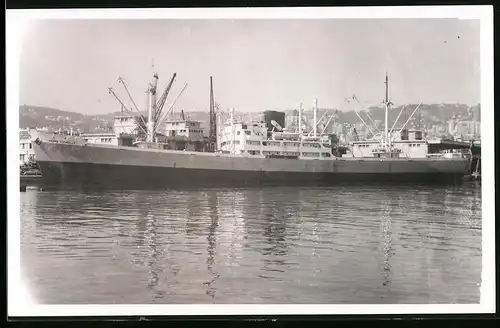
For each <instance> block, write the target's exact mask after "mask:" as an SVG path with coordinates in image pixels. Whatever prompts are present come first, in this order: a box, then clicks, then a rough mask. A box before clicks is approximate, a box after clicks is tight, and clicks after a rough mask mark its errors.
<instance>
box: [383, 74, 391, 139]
mask: <svg viewBox="0 0 500 328" xmlns="http://www.w3.org/2000/svg"><path fill="white" fill-rule="evenodd" d="M384 105H385V126H384V147H385V148H390V146H391V145H390V139H389V106H390V105H391V103H390V102H389V77H388V75H387V71H386V72H385V100H384Z"/></svg>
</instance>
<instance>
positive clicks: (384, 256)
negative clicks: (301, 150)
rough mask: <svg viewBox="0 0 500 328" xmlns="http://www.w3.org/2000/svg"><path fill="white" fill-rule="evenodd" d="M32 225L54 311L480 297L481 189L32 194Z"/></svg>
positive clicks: (26, 207)
mask: <svg viewBox="0 0 500 328" xmlns="http://www.w3.org/2000/svg"><path fill="white" fill-rule="evenodd" d="M21 220H22V234H21V242H22V253H21V254H22V258H23V268H26V272H27V279H29V280H30V281H31V283H32V284H35V285H36V286H37V292H39V294H40V297H39V298H40V300H41V301H42V302H46V303H66V304H69V303H101V304H106V303H135V304H138V303H214V302H215V303H234V302H236V303H259V302H264V303H450V302H462V303H475V302H478V301H479V284H480V274H481V225H482V222H481V198H480V190H479V189H478V188H474V187H473V186H464V187H433V189H430V188H428V189H426V188H423V187H418V188H404V187H397V186H387V187H384V188H377V187H374V186H369V187H363V186H356V187H348V186H343V187H337V188H328V187H321V188H277V187H276V188H263V189H255V188H254V189H223V188H218V189H202V190H189V191H181V190H178V191H175V190H169V191H115V192H110V193H106V192H94V193H93V192H87V193H81V192H70V191H65V192H57V191H46V192H43V193H42V192H37V191H32V190H30V191H29V192H27V193H22V194H21ZM68 290H71V291H75V292H71V293H68Z"/></svg>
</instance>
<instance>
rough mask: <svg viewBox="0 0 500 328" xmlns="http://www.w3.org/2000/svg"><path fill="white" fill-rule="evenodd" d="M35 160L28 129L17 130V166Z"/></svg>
mask: <svg viewBox="0 0 500 328" xmlns="http://www.w3.org/2000/svg"><path fill="white" fill-rule="evenodd" d="M34 159H35V152H34V150H33V145H32V144H31V136H30V134H29V129H19V165H23V164H25V163H27V162H29V161H32V160H34Z"/></svg>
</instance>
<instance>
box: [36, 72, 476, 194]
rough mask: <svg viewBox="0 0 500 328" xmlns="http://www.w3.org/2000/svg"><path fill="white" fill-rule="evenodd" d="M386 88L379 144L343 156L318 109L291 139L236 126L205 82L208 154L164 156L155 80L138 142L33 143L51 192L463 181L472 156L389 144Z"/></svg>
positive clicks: (263, 126)
mask: <svg viewBox="0 0 500 328" xmlns="http://www.w3.org/2000/svg"><path fill="white" fill-rule="evenodd" d="M174 78H175V74H174ZM172 81H173V79H172ZM172 81H171V82H172ZM385 82H386V98H385V102H384V106H385V129H384V132H383V133H381V134H380V136H379V139H377V140H366V141H358V142H354V143H352V145H351V149H350V151H349V152H342V151H339V149H340V148H339V147H338V144H337V143H336V142H335V140H334V138H332V136H331V135H325V133H324V132H325V131H318V130H319V129H318V124H317V121H316V111H317V101H315V105H314V108H313V111H314V122H313V124H312V130H310V131H304V128H303V124H302V117H301V116H302V115H301V113H302V104H301V105H300V106H299V113H298V116H299V117H298V124H297V129H295V130H293V131H288V130H287V129H286V128H283V127H282V126H281V124H279V123H278V122H276V121H275V120H272V121H271V125H272V127H270V126H269V122H268V123H266V122H262V121H260V122H259V121H257V122H243V120H241V119H236V117H235V115H234V109H233V110H231V111H230V113H229V119H226V120H224V121H223V120H222V113H221V112H220V110H219V109H218V105H217V104H216V102H215V101H214V95H213V86H212V78H211V77H210V131H209V135H210V136H209V141H210V147H208V148H209V150H208V151H186V150H173V149H168V146H167V144H166V143H164V142H161V141H160V140H159V139H158V138H157V137H156V131H155V130H156V129H157V127H158V125H157V123H158V122H155V118H157V117H161V115H160V114H159V113H158V109H159V107H161V106H159V104H160V103H161V102H163V103H164V99H163V98H164V95H165V93H164V94H163V95H162V99H160V101H158V102H157V100H156V88H157V84H158V75H157V74H155V75H154V76H153V79H152V81H151V82H150V83H149V87H148V119H147V122H144V123H145V124H144V125H143V126H145V128H144V130H145V131H144V132H145V134H144V139H138V140H136V141H135V142H134V143H133V145H132V146H124V145H104V144H92V143H88V142H85V140H82V139H80V138H67V139H66V140H53V139H51V138H50V136H48V135H44V134H43V133H40V132H37V131H33V132H32V133H31V137H32V142H33V148H34V151H35V158H36V160H37V162H38V165H39V167H40V170H41V172H42V176H43V181H44V184H46V185H53V186H65V187H86V186H88V187H100V188H101V187H103V188H132V189H134V188H158V187H159V188H168V187H170V186H176V185H184V186H195V185H203V186H251V185H255V186H258V185H266V184H271V185H285V184H328V185H331V184H338V183H354V182H362V183H365V182H377V183H388V182H417V183H423V182H431V183H433V182H439V183H441V182H451V181H457V180H459V179H461V178H462V177H463V176H464V175H466V174H467V172H468V170H469V167H470V161H471V156H470V153H466V152H447V153H434V154H431V153H429V147H428V146H429V145H428V143H427V142H426V140H422V138H418V137H417V138H413V139H412V140H410V139H409V138H406V137H404V136H403V137H402V138H400V140H393V137H392V135H393V131H390V130H389V128H388V110H389V109H388V108H389V106H390V105H391V104H390V102H389V98H388V78H387V76H386V81H385ZM169 86H171V83H169ZM168 88H169V87H168ZM122 106H123V104H122ZM217 110H218V111H217ZM412 115H413V114H412ZM401 131H403V129H401ZM401 133H403V132H401Z"/></svg>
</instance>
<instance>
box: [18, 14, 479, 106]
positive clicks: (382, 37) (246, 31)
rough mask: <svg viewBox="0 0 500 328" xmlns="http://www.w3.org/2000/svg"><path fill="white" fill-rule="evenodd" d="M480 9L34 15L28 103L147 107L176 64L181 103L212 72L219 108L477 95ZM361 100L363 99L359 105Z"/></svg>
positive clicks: (196, 94) (190, 99) (202, 89)
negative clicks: (412, 13) (404, 15)
mask: <svg viewBox="0 0 500 328" xmlns="http://www.w3.org/2000/svg"><path fill="white" fill-rule="evenodd" d="M479 56H480V49H479V20H459V19H449V18H447V19H304V20H298V19H281V20H278V19H273V20H255V19H239V20H217V19H206V20H201V19H200V20H186V19H154V20H153V19H152V20H119V19H114V20H113V19H110V20H90V19H80V20H77V19H71V20H38V21H32V22H31V23H30V25H29V27H28V30H27V32H26V35H25V38H24V40H22V49H21V58H20V104H27V105H33V106H46V107H53V108H58V109H62V110H68V111H73V112H79V113H83V114H105V113H110V112H115V111H119V110H120V105H119V103H118V102H117V101H116V100H115V99H114V98H113V96H112V95H110V94H109V93H108V87H113V88H114V89H115V91H116V93H117V95H118V96H119V97H120V98H121V99H122V101H123V102H124V103H125V104H126V105H127V106H130V107H132V104H131V102H130V101H129V99H128V97H127V95H126V93H125V91H124V89H123V87H122V86H121V85H120V84H118V82H117V79H118V77H119V76H121V77H123V78H124V79H125V81H126V83H127V85H128V87H129V90H130V93H131V94H132V97H133V98H134V100H135V102H136V104H137V105H138V106H139V108H140V109H141V110H145V109H146V103H147V102H146V94H145V91H146V88H147V85H148V82H149V81H150V80H151V77H152V75H153V73H154V72H157V73H158V74H159V77H160V80H159V89H160V90H159V93H161V92H162V91H163V89H164V88H165V86H166V85H167V84H168V82H169V81H170V78H171V77H172V75H173V73H177V78H176V81H175V82H174V85H173V87H172V91H171V93H170V95H169V97H168V100H167V104H170V103H171V102H172V101H173V100H174V99H175V97H176V96H177V94H178V93H179V92H180V90H181V89H182V88H183V87H184V85H185V84H188V86H187V89H186V91H185V92H184V93H183V95H182V96H181V97H180V98H179V100H178V101H177V103H176V106H175V108H176V111H177V110H180V109H184V110H186V111H190V110H206V111H208V108H209V77H210V76H213V81H214V94H215V99H216V101H217V103H218V104H219V106H220V107H221V108H222V109H227V108H233V107H234V108H235V109H236V110H237V111H244V112H255V111H263V110H268V109H277V110H285V109H292V108H298V105H299V103H300V102H301V101H302V102H303V103H304V108H310V107H312V104H313V99H314V98H317V99H318V106H319V107H321V108H338V109H341V110H348V109H351V107H349V105H346V104H345V98H346V97H350V96H352V95H353V94H355V95H356V96H357V98H358V99H359V100H360V101H361V105H362V106H366V107H368V106H372V105H378V104H380V103H381V101H382V100H383V99H384V92H385V91H384V88H385V86H384V79H385V72H386V71H387V72H388V74H389V80H390V81H389V82H390V83H389V84H390V98H391V100H392V101H393V103H394V104H396V105H398V104H409V103H419V102H421V101H423V102H424V103H443V102H444V103H447V102H452V103H456V102H459V103H464V104H468V105H474V104H477V103H478V102H479V101H480V67H479ZM358 108H359V107H358Z"/></svg>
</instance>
